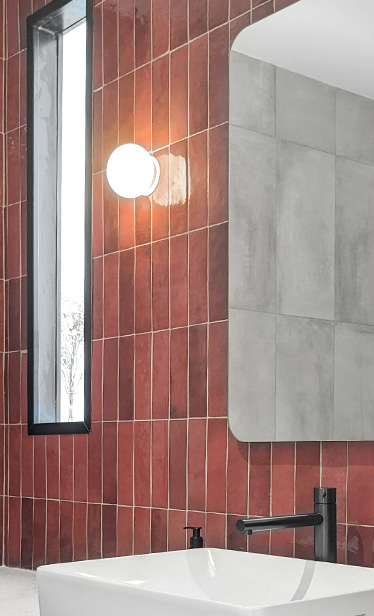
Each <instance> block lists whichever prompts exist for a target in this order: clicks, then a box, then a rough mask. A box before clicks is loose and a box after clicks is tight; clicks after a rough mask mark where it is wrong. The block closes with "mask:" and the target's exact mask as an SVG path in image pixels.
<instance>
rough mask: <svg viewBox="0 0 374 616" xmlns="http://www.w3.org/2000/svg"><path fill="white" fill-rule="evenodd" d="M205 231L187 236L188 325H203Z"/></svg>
mask: <svg viewBox="0 0 374 616" xmlns="http://www.w3.org/2000/svg"><path fill="white" fill-rule="evenodd" d="M207 242H208V232H207V229H200V230H199V231H194V232H193V233H190V234H189V268H190V285H189V288H190V325H194V324H195V323H205V322H206V320H207V317H208V306H207V275H208V274H207V266H208V263H207Z"/></svg>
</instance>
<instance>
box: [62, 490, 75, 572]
mask: <svg viewBox="0 0 374 616" xmlns="http://www.w3.org/2000/svg"><path fill="white" fill-rule="evenodd" d="M71 560H73V503H70V502H67V501H61V502H60V562H62V563H67V562H70V561H71Z"/></svg>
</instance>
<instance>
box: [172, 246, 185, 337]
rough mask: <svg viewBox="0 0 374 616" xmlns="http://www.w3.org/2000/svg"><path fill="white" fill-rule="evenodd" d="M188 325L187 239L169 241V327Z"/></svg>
mask: <svg viewBox="0 0 374 616" xmlns="http://www.w3.org/2000/svg"><path fill="white" fill-rule="evenodd" d="M187 323H188V237H187V235H179V236H178V237H173V238H171V240H170V325H171V327H182V326H183V325H187Z"/></svg>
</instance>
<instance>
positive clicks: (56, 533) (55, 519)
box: [46, 500, 60, 565]
mask: <svg viewBox="0 0 374 616" xmlns="http://www.w3.org/2000/svg"><path fill="white" fill-rule="evenodd" d="M46 527H47V528H46V542H47V543H46V564H47V565H52V564H54V563H58V562H60V503H59V502H58V501H57V500H48V501H47V524H46Z"/></svg>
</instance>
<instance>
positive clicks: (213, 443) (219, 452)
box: [207, 419, 227, 513]
mask: <svg viewBox="0 0 374 616" xmlns="http://www.w3.org/2000/svg"><path fill="white" fill-rule="evenodd" d="M226 452H227V421H226V420H225V419H209V420H208V455H207V458H208V461H207V464H208V466H207V469H208V470H207V482H208V485H207V511H210V512H216V513H224V512H225V511H226Z"/></svg>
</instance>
